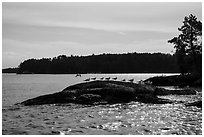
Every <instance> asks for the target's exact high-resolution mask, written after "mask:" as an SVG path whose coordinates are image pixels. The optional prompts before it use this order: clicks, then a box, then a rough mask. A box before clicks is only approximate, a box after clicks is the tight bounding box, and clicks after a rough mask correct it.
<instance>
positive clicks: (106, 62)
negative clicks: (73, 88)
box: [17, 53, 179, 74]
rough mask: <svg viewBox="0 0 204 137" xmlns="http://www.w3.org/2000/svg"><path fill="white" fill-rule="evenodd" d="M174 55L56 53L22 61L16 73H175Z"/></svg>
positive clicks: (176, 67) (176, 69) (176, 68)
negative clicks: (49, 56) (51, 56)
mask: <svg viewBox="0 0 204 137" xmlns="http://www.w3.org/2000/svg"><path fill="white" fill-rule="evenodd" d="M175 72H179V69H178V66H177V62H176V57H175V56H174V55H170V54H162V53H152V54H151V53H127V54H100V55H94V54H93V55H89V56H73V55H71V56H66V55H59V56H58V57H54V58H42V59H34V58H33V59H28V60H25V61H23V62H22V63H21V64H20V65H19V67H18V69H17V73H18V74H25V73H33V74H76V73H81V74H83V73H175Z"/></svg>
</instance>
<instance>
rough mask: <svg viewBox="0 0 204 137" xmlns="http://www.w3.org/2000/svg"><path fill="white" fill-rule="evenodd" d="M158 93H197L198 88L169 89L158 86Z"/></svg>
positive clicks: (156, 91)
mask: <svg viewBox="0 0 204 137" xmlns="http://www.w3.org/2000/svg"><path fill="white" fill-rule="evenodd" d="M155 94H156V95H162V96H163V95H196V90H193V89H175V90H168V89H164V88H156V89H155Z"/></svg>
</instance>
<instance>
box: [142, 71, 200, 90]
mask: <svg viewBox="0 0 204 137" xmlns="http://www.w3.org/2000/svg"><path fill="white" fill-rule="evenodd" d="M144 82H146V83H152V85H155V86H180V87H185V86H192V87H201V86H202V75H191V74H189V75H173V76H157V77H151V78H148V79H146V80H145V81H144Z"/></svg>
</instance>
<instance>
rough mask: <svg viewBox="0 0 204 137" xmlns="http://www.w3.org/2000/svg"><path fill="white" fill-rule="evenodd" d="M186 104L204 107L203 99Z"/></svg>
mask: <svg viewBox="0 0 204 137" xmlns="http://www.w3.org/2000/svg"><path fill="white" fill-rule="evenodd" d="M185 105H186V106H196V107H198V108H202V100H200V101H195V102H192V103H187V104H185Z"/></svg>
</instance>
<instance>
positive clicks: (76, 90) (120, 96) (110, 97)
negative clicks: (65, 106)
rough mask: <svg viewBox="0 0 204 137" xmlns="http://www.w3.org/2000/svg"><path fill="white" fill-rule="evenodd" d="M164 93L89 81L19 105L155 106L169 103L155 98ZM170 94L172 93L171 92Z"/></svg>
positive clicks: (140, 86) (126, 84)
mask: <svg viewBox="0 0 204 137" xmlns="http://www.w3.org/2000/svg"><path fill="white" fill-rule="evenodd" d="M165 91H167V90H165V89H159V88H156V87H154V86H151V85H145V84H135V83H130V82H120V81H91V82H85V83H80V84H75V85H72V86H69V87H67V88H65V89H64V90H62V91H61V92H57V93H54V94H48V95H43V96H39V97H36V98H33V99H29V100H26V101H24V102H22V103H21V104H23V105H42V104H58V103H78V104H113V103H125V102H130V101H139V102H143V103H156V104H160V103H171V101H169V100H166V99H161V98H158V97H157V95H163V94H165V95H166V93H165ZM168 92H169V91H168ZM171 93H172V94H173V93H174V92H172V91H171ZM186 93H187V92H186ZM187 94H188V93H187Z"/></svg>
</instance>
